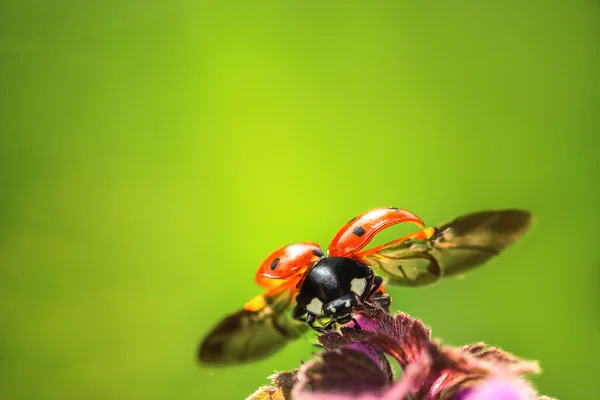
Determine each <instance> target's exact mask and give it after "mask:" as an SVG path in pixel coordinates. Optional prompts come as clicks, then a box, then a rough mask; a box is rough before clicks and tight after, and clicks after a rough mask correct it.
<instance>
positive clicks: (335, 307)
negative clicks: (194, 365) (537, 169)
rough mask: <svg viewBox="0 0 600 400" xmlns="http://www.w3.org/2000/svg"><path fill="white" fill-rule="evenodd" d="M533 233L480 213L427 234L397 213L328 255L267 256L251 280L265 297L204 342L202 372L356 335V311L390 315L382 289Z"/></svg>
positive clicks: (292, 250)
mask: <svg viewBox="0 0 600 400" xmlns="http://www.w3.org/2000/svg"><path fill="white" fill-rule="evenodd" d="M399 223H411V224H414V225H416V226H417V228H418V230H416V231H415V232H413V233H410V234H408V235H406V236H403V237H401V238H399V239H396V240H393V241H392V242H389V243H386V244H382V245H379V246H375V247H371V248H369V249H365V247H366V246H367V244H368V243H369V242H370V241H371V240H372V239H373V237H374V236H375V235H376V234H377V233H379V232H381V231H382V230H383V229H385V228H388V227H390V226H392V225H396V224H399ZM530 225H531V215H530V213H529V212H527V211H523V210H515V209H507V210H499V211H482V212H477V213H472V214H468V215H465V216H462V217H459V218H455V219H453V220H451V221H449V222H446V223H443V224H440V225H438V226H436V227H428V228H425V224H424V223H423V221H421V219H419V218H418V217H417V216H416V215H414V214H412V213H411V212H409V211H407V210H403V209H401V208H396V207H390V208H379V209H375V210H371V211H368V212H365V213H363V214H361V215H359V216H357V217H356V218H353V219H352V220H350V221H349V222H348V223H346V224H345V225H344V226H343V227H342V228H341V229H340V230H339V231H338V233H337V234H336V235H335V237H334V238H333V240H332V241H331V243H330V244H329V247H328V249H327V254H325V253H324V252H323V250H321V248H320V247H319V245H317V244H316V243H312V242H301V243H295V244H290V245H287V246H283V247H281V248H279V249H277V250H275V251H274V252H272V253H271V254H270V255H269V256H268V257H267V258H266V259H265V260H264V261H263V262H262V263H261V264H260V266H259V268H258V271H257V272H256V275H255V277H254V279H255V281H256V283H257V284H258V285H259V286H260V287H262V288H263V289H264V290H265V292H264V293H262V294H260V295H258V296H256V297H254V298H253V299H251V300H250V301H248V302H247V303H246V304H245V305H244V307H243V308H242V309H241V310H239V311H237V312H235V313H233V314H231V315H229V316H227V317H225V318H224V319H223V320H222V321H221V322H219V323H218V324H217V325H216V326H215V327H214V328H213V329H212V330H211V331H210V332H209V333H208V335H207V336H206V337H205V338H204V340H202V342H201V343H200V347H199V350H198V359H199V361H200V363H202V364H208V365H227V364H237V363H242V362H249V361H255V360H259V359H262V358H264V357H267V356H269V355H271V354H272V353H274V352H276V351H278V350H279V349H281V348H282V347H283V346H284V345H285V344H286V343H288V342H289V341H291V340H294V339H297V338H299V337H301V336H302V335H303V334H304V333H305V332H306V331H307V330H309V329H310V328H313V329H315V330H317V331H323V330H328V329H332V328H333V327H335V326H340V325H344V324H348V323H350V322H351V321H352V322H353V323H354V327H355V328H357V329H360V324H359V323H358V322H357V321H356V320H355V319H354V316H353V310H354V307H356V306H357V305H358V304H364V305H365V306H374V305H376V306H379V307H382V308H384V309H387V310H388V311H389V307H390V303H391V299H390V297H389V295H387V294H386V292H385V290H384V287H383V284H384V280H385V283H386V284H388V283H389V284H393V285H400V286H411V287H418V286H424V285H427V284H431V283H434V282H436V281H437V280H439V279H440V278H442V277H446V276H452V275H458V274H462V273H463V272H466V271H468V270H470V269H472V268H474V267H477V266H479V265H481V264H483V263H484V262H486V261H487V260H489V259H490V258H492V257H494V256H495V255H497V254H498V253H499V252H500V251H501V250H503V249H504V248H506V247H507V246H508V245H510V244H511V243H513V242H514V241H515V240H517V239H518V238H519V237H520V236H521V235H522V234H524V233H525V232H526V231H527V230H528V229H529V226H530Z"/></svg>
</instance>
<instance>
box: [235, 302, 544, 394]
mask: <svg viewBox="0 0 600 400" xmlns="http://www.w3.org/2000/svg"><path fill="white" fill-rule="evenodd" d="M356 312H357V318H356V319H357V322H358V324H359V325H360V328H358V327H354V326H348V327H342V328H341V329H340V330H339V331H326V332H323V333H321V334H320V335H319V338H318V340H319V343H320V346H321V347H322V352H321V353H320V354H318V355H315V358H314V359H312V360H310V361H308V362H306V363H302V364H301V366H300V367H299V368H297V369H295V370H293V371H288V372H279V373H276V374H274V375H273V376H271V377H270V379H271V381H272V385H269V386H262V387H260V388H259V389H258V390H257V391H256V392H254V393H253V394H251V395H250V396H249V397H248V398H247V400H267V399H272V400H291V399H293V400H317V399H323V400H350V399H360V400H399V399H406V400H434V399H435V400H446V399H452V400H552V398H551V397H547V396H540V395H538V393H537V392H536V390H535V389H534V387H533V386H532V385H531V383H529V382H528V381H527V380H526V379H525V377H524V376H525V375H526V374H530V373H539V367H538V364H537V363H536V362H534V361H526V360H522V359H520V358H517V357H515V356H514V355H512V354H509V353H507V352H505V351H503V350H501V349H498V348H495V347H490V346H487V345H485V344H483V343H476V344H471V345H466V346H462V347H452V346H445V345H442V344H440V342H439V341H437V340H432V339H431V335H430V330H429V329H428V328H427V327H426V326H425V325H424V324H423V323H422V322H421V321H419V320H418V319H414V318H411V317H410V316H409V315H407V314H404V313H398V314H396V315H390V314H388V313H387V312H386V311H384V310H383V309H381V308H365V307H364V306H359V307H357V309H356ZM390 360H392V361H394V360H395V362H397V363H398V365H399V366H400V368H401V370H402V373H401V374H400V375H401V376H400V377H394V373H393V369H392V366H391V364H390Z"/></svg>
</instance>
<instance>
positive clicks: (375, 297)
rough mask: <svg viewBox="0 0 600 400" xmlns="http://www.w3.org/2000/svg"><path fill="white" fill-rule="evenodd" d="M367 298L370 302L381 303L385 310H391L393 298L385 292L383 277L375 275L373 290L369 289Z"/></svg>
mask: <svg viewBox="0 0 600 400" xmlns="http://www.w3.org/2000/svg"><path fill="white" fill-rule="evenodd" d="M367 299H368V301H369V302H373V303H375V304H377V305H379V306H380V307H381V308H383V309H384V310H386V311H388V312H389V311H390V305H391V304H392V299H391V298H390V296H389V295H388V294H386V293H385V290H384V289H383V278H382V277H380V276H375V278H373V284H372V285H371V290H370V291H369V295H368V297H367Z"/></svg>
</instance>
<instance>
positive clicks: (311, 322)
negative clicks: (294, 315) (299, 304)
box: [306, 312, 328, 333]
mask: <svg viewBox="0 0 600 400" xmlns="http://www.w3.org/2000/svg"><path fill="white" fill-rule="evenodd" d="M316 320H317V316H316V315H315V314H313V313H311V312H309V313H307V314H306V323H307V324H308V326H310V327H311V328H313V329H314V330H315V331H317V332H319V333H323V332H324V331H325V330H327V328H328V326H327V325H325V326H324V327H323V328H321V327H319V326H315V321H316Z"/></svg>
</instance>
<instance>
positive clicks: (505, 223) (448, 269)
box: [354, 210, 531, 286]
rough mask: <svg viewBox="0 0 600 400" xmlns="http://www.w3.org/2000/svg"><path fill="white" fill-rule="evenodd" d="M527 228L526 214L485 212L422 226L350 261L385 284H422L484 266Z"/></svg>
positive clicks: (521, 212)
mask: <svg viewBox="0 0 600 400" xmlns="http://www.w3.org/2000/svg"><path fill="white" fill-rule="evenodd" d="M530 224H531V215H530V214H529V213H528V212H527V211H522V210H501V211H483V212H478V213H474V214H469V215H465V216H463V217H459V218H456V219H454V220H452V221H450V222H447V223H445V224H442V225H439V226H438V227H436V228H426V229H424V230H422V231H419V232H416V233H414V234H411V235H407V236H405V237H403V238H401V239H398V240H395V241H393V242H391V243H387V244H384V245H381V246H377V247H373V248H371V249H368V250H365V251H363V252H359V253H357V254H355V255H354V257H355V258H357V259H358V260H360V261H362V262H364V263H366V264H367V265H369V266H370V267H371V268H373V270H374V271H375V273H377V274H379V275H381V276H383V277H385V278H387V280H388V282H389V283H392V284H396V285H402V286H422V285H426V284H429V283H432V282H435V281H437V280H438V279H439V278H440V277H442V276H450V275H455V274H460V273H462V272H465V271H467V270H469V269H471V268H474V267H477V266H479V265H481V264H483V263H484V262H486V261H487V260H489V259H490V258H492V257H494V256H495V255H497V254H498V253H499V252H500V251H502V250H503V249H504V248H506V247H507V246H509V245H510V244H511V243H513V242H514V241H515V240H517V239H518V238H519V237H520V236H521V235H523V234H524V233H525V232H526V231H527V230H528V229H529V226H530Z"/></svg>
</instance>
